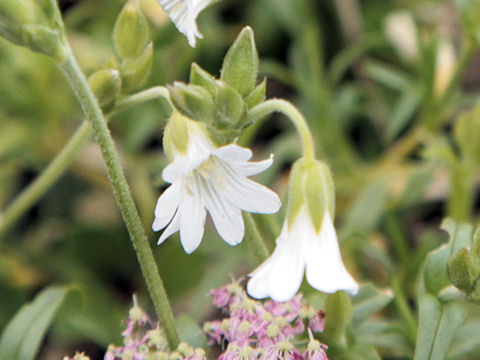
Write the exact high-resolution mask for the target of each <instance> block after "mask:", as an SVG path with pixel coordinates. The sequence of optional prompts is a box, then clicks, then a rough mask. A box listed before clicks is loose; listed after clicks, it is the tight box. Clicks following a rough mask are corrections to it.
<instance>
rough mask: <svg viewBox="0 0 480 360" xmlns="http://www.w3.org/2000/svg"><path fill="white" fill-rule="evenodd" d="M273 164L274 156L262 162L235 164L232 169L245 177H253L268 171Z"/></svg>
mask: <svg viewBox="0 0 480 360" xmlns="http://www.w3.org/2000/svg"><path fill="white" fill-rule="evenodd" d="M272 164H273V154H272V155H270V157H269V158H268V159H265V160H262V161H250V162H246V163H241V164H234V165H232V168H233V169H234V170H235V171H237V172H238V173H239V174H242V175H243V176H253V175H257V174H260V173H262V172H264V171H265V170H267V169H268V168H269V167H270V166H272Z"/></svg>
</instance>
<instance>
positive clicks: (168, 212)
mask: <svg viewBox="0 0 480 360" xmlns="http://www.w3.org/2000/svg"><path fill="white" fill-rule="evenodd" d="M180 197H181V194H180V184H179V183H175V184H172V185H170V186H169V187H168V188H167V189H166V190H165V191H164V192H163V193H162V195H160V197H159V198H158V200H157V205H156V206H155V220H154V221H153V224H152V229H153V231H159V230H161V229H163V228H164V227H165V226H167V225H168V223H169V222H170V221H171V220H172V218H173V216H174V215H175V212H176V211H177V208H178V204H179V202H180Z"/></svg>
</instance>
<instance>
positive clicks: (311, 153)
mask: <svg viewBox="0 0 480 360" xmlns="http://www.w3.org/2000/svg"><path fill="white" fill-rule="evenodd" d="M273 112H280V113H282V114H284V115H286V116H287V117H288V118H289V119H290V120H291V121H292V122H293V124H294V125H295V128H296V129H297V131H298V133H299V135H300V138H301V140H302V145H303V156H304V157H305V158H306V159H307V160H313V159H315V147H314V144H313V138H312V132H311V131H310V129H309V127H308V124H307V121H306V120H305V118H304V117H303V115H302V113H301V112H300V111H298V109H297V108H296V107H295V106H294V105H292V104H291V103H290V102H288V101H286V100H282V99H271V100H267V101H265V102H263V103H261V104H259V105H257V106H254V107H253V108H252V109H250V110H249V111H248V113H247V119H248V121H247V123H248V122H249V121H252V122H253V121H255V120H257V119H259V118H262V117H264V116H267V115H269V114H271V113H273Z"/></svg>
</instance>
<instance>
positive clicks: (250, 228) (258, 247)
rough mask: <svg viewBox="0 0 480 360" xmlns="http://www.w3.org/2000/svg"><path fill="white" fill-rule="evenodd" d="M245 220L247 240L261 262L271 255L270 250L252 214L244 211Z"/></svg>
mask: <svg viewBox="0 0 480 360" xmlns="http://www.w3.org/2000/svg"><path fill="white" fill-rule="evenodd" d="M243 220H244V221H245V241H246V242H247V244H248V246H249V247H250V249H251V250H252V252H253V254H254V255H255V257H256V258H257V260H258V261H259V262H263V261H265V260H266V259H267V258H268V257H269V256H270V251H269V250H268V247H267V244H265V241H264V240H263V238H262V236H261V235H260V232H259V231H258V228H257V224H255V220H254V219H253V216H252V214H249V213H245V212H244V213H243Z"/></svg>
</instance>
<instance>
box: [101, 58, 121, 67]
mask: <svg viewBox="0 0 480 360" xmlns="http://www.w3.org/2000/svg"><path fill="white" fill-rule="evenodd" d="M112 69H115V70H119V69H120V63H119V62H118V59H117V57H116V56H114V55H112V56H110V57H109V58H108V59H107V60H106V61H105V62H104V63H103V64H102V66H101V67H100V70H112Z"/></svg>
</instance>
